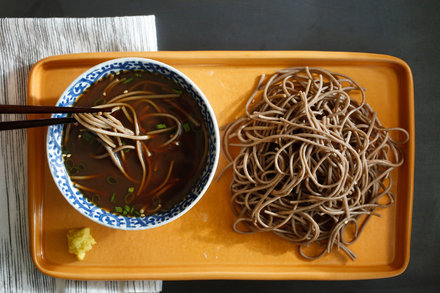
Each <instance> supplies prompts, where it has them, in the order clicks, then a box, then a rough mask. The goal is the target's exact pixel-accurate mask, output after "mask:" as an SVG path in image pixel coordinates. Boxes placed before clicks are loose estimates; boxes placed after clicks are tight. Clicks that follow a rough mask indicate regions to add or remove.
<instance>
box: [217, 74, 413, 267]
mask: <svg viewBox="0 0 440 293" xmlns="http://www.w3.org/2000/svg"><path fill="white" fill-rule="evenodd" d="M263 79H264V77H262V78H261V80H260V83H259V85H258V86H257V89H256V90H255V92H254V93H253V94H252V96H251V97H250V99H249V101H248V103H247V104H246V114H245V115H244V116H242V117H241V118H239V119H237V120H235V121H233V122H231V123H230V124H228V125H227V126H226V127H225V129H224V134H223V147H222V149H223V152H224V154H225V157H226V158H227V159H228V160H229V161H230V165H229V166H232V168H233V178H232V182H231V185H230V191H231V194H232V206H233V211H234V213H235V215H236V216H237V220H236V221H235V223H234V226H233V228H234V230H235V231H237V232H240V233H252V232H259V231H271V232H274V233H275V234H277V235H279V236H281V237H282V238H284V239H287V240H288V241H291V242H293V243H295V244H298V247H299V253H300V255H302V256H303V257H305V258H307V259H316V258H319V257H321V256H323V255H325V254H326V253H330V252H331V251H332V250H333V249H334V248H337V249H342V251H344V252H345V253H346V254H347V255H348V256H349V257H350V258H351V259H353V260H354V259H355V258H356V255H355V254H354V253H353V252H352V251H351V250H349V249H348V248H347V246H348V245H349V244H351V243H353V242H354V241H356V240H357V239H358V238H359V235H360V234H361V232H362V230H363V228H364V227H365V223H366V222H367V221H368V219H369V217H370V216H372V215H377V216H379V214H377V213H376V212H375V209H376V208H378V207H388V206H390V205H391V204H393V202H394V200H395V197H394V195H393V193H392V192H391V185H392V179H391V176H390V173H391V171H392V170H393V169H395V168H397V167H398V166H400V165H402V164H403V161H404V159H403V152H402V151H401V150H400V149H399V147H398V146H397V144H399V143H405V142H406V141H407V139H408V137H409V135H408V133H407V131H406V130H404V129H401V128H389V129H387V128H385V127H383V126H382V125H381V123H380V122H379V119H378V118H377V115H376V113H375V112H374V111H373V110H372V109H371V107H370V106H369V105H368V104H366V103H365V92H364V89H363V88H362V87H361V86H360V85H359V84H358V83H357V82H356V81H354V80H353V79H351V78H350V77H348V76H346V75H343V74H339V73H332V72H329V71H327V70H325V69H321V68H308V67H297V68H288V69H284V70H280V71H278V72H277V73H275V74H274V75H272V76H271V77H270V78H268V79H267V81H265V82H263ZM355 97H358V100H360V101H357V100H356V99H355ZM258 98H259V99H258ZM257 99H258V102H257ZM390 131H398V132H401V133H403V134H404V135H405V136H406V139H405V140H404V141H402V142H397V141H396V140H393V139H392V138H391V137H390ZM237 147H238V148H239V152H238V154H236V155H233V151H232V149H234V148H237ZM346 230H347V232H346ZM348 230H350V231H351V233H352V235H351V238H352V239H351V240H347V239H346V238H347V235H345V234H350V233H348ZM344 236H345V237H344ZM310 244H318V245H319V246H321V247H322V250H321V251H320V252H319V253H318V254H314V255H308V254H307V253H306V252H305V251H304V248H305V247H307V246H309V245H310Z"/></svg>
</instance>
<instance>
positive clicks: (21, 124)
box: [0, 117, 76, 131]
mask: <svg viewBox="0 0 440 293" xmlns="http://www.w3.org/2000/svg"><path fill="white" fill-rule="evenodd" d="M74 122H76V119H75V118H73V117H67V118H48V119H34V120H19V121H5V122H0V131H1V130H12V129H22V128H32V127H41V126H48V125H55V124H67V123H74Z"/></svg>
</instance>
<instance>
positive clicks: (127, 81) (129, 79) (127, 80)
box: [122, 77, 133, 84]
mask: <svg viewBox="0 0 440 293" xmlns="http://www.w3.org/2000/svg"><path fill="white" fill-rule="evenodd" d="M132 80H133V77H130V78H127V79H126V80H124V81H123V82H122V83H123V84H126V83H129V82H130V81H132Z"/></svg>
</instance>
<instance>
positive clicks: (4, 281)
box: [0, 16, 162, 293]
mask: <svg viewBox="0 0 440 293" xmlns="http://www.w3.org/2000/svg"><path fill="white" fill-rule="evenodd" d="M155 50H157V40H156V27H155V19H154V16H137V17H115V18H82V19H75V18H46V19H19V18H9V19H4V18H3V19H0V103H1V104H26V90H27V89H26V87H27V79H28V75H29V70H30V69H31V67H32V65H33V64H34V63H35V62H37V61H38V60H40V59H42V58H45V57H48V56H52V55H58V54H68V53H81V52H98V51H101V52H105V51H155ZM17 119H20V120H21V119H25V117H24V116H23V115H18V114H14V115H7V116H6V115H1V114H0V121H6V120H17ZM41 155H42V156H45V154H41ZM28 188H32V186H28V185H27V137H26V131H25V130H13V131H2V132H0V292H84V293H86V292H87V293H89V292H160V291H161V290H162V282H161V281H123V282H122V281H121V282H118V281H108V282H104V281H102V282H97V281H93V282H86V281H70V280H61V279H54V278H51V277H48V276H46V275H44V274H42V273H41V272H40V271H38V270H37V269H36V268H35V267H34V265H33V263H32V260H31V257H30V252H29V251H30V250H29V233H28V215H27V192H28Z"/></svg>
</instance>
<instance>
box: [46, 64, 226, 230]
mask: <svg viewBox="0 0 440 293" xmlns="http://www.w3.org/2000/svg"><path fill="white" fill-rule="evenodd" d="M127 70H143V71H149V72H154V73H159V74H161V75H163V76H165V77H167V78H169V79H171V80H173V81H174V82H176V83H178V84H179V85H180V86H182V87H183V88H185V90H187V91H188V92H189V93H190V94H191V95H192V96H193V97H194V99H195V101H196V102H197V104H198V106H199V107H200V111H201V113H202V115H203V118H204V120H205V123H206V127H207V130H208V135H209V138H208V158H207V162H206V167H205V169H204V171H203V174H202V177H201V178H200V180H199V181H198V183H197V185H196V186H195V187H194V188H193V190H192V191H191V192H190V193H189V194H188V195H187V196H186V198H185V199H184V200H183V201H181V202H180V203H179V204H177V205H175V206H174V207H173V208H171V209H170V210H168V211H166V212H163V213H161V214H157V215H151V216H146V217H137V218H135V217H124V216H121V215H115V214H112V213H110V212H107V211H105V210H103V209H101V208H99V207H97V206H96V205H94V204H93V203H91V202H90V201H88V200H87V199H86V198H85V197H84V196H83V195H82V194H81V192H80V191H79V190H78V189H77V188H76V187H75V186H73V183H72V181H71V180H70V178H69V176H68V173H67V170H66V168H65V166H64V162H63V158H62V152H61V138H62V132H63V128H64V127H63V125H54V126H50V127H49V128H48V132H47V148H46V149H47V158H48V162H49V168H50V171H51V173H52V176H53V178H54V181H55V183H56V185H57V186H58V188H59V190H60V191H61V194H62V195H63V196H64V197H65V198H66V200H67V201H68V202H69V203H70V204H71V205H72V206H73V207H74V208H75V209H76V210H78V211H79V212H80V213H81V214H83V215H85V216H86V217H88V218H89V219H91V220H93V221H95V222H98V223H100V224H102V225H104V226H107V227H111V228H116V229H123V230H141V229H149V228H154V227H158V226H161V225H164V224H166V223H168V222H171V221H172V220H174V219H176V218H178V217H180V216H181V215H183V214H184V213H186V212H187V211H188V210H189V209H190V208H191V207H192V206H194V205H195V204H196V203H197V201H198V200H199V199H200V198H201V197H202V195H203V194H204V192H205V191H206V189H207V188H208V186H209V184H210V182H211V180H212V178H213V176H214V173H215V169H216V167H217V163H218V158H219V145H220V143H219V132H218V126H217V121H216V119H215V115H214V112H213V110H212V108H211V106H210V105H209V102H208V100H207V99H206V97H205V96H204V95H203V93H202V92H201V91H200V89H199V88H198V87H197V86H196V85H195V84H194V83H193V82H192V81H191V80H190V79H189V78H188V77H186V76H184V75H183V74H182V73H181V72H179V71H177V70H176V69H174V68H172V67H170V66H168V65H166V64H163V63H160V62H157V61H154V60H150V59H144V58H121V59H115V60H111V61H107V62H104V63H101V64H99V65H96V66H94V67H93V68H91V69H89V70H88V71H86V72H84V73H83V74H82V75H81V76H80V77H78V78H77V79H76V80H75V81H74V82H73V83H72V84H71V85H70V86H69V87H68V88H67V89H66V90H65V92H64V93H63V94H62V96H61V97H60V99H59V100H58V103H57V106H64V107H69V106H72V105H73V104H74V102H75V101H76V99H77V98H78V96H79V95H81V93H82V92H83V91H84V90H85V89H87V88H88V87H89V86H90V85H92V84H93V83H95V82H96V81H98V80H99V79H101V78H103V77H105V76H107V75H109V74H111V73H114V74H117V73H118V72H123V71H127ZM66 115H67V114H54V115H52V117H65V116H66Z"/></svg>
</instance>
